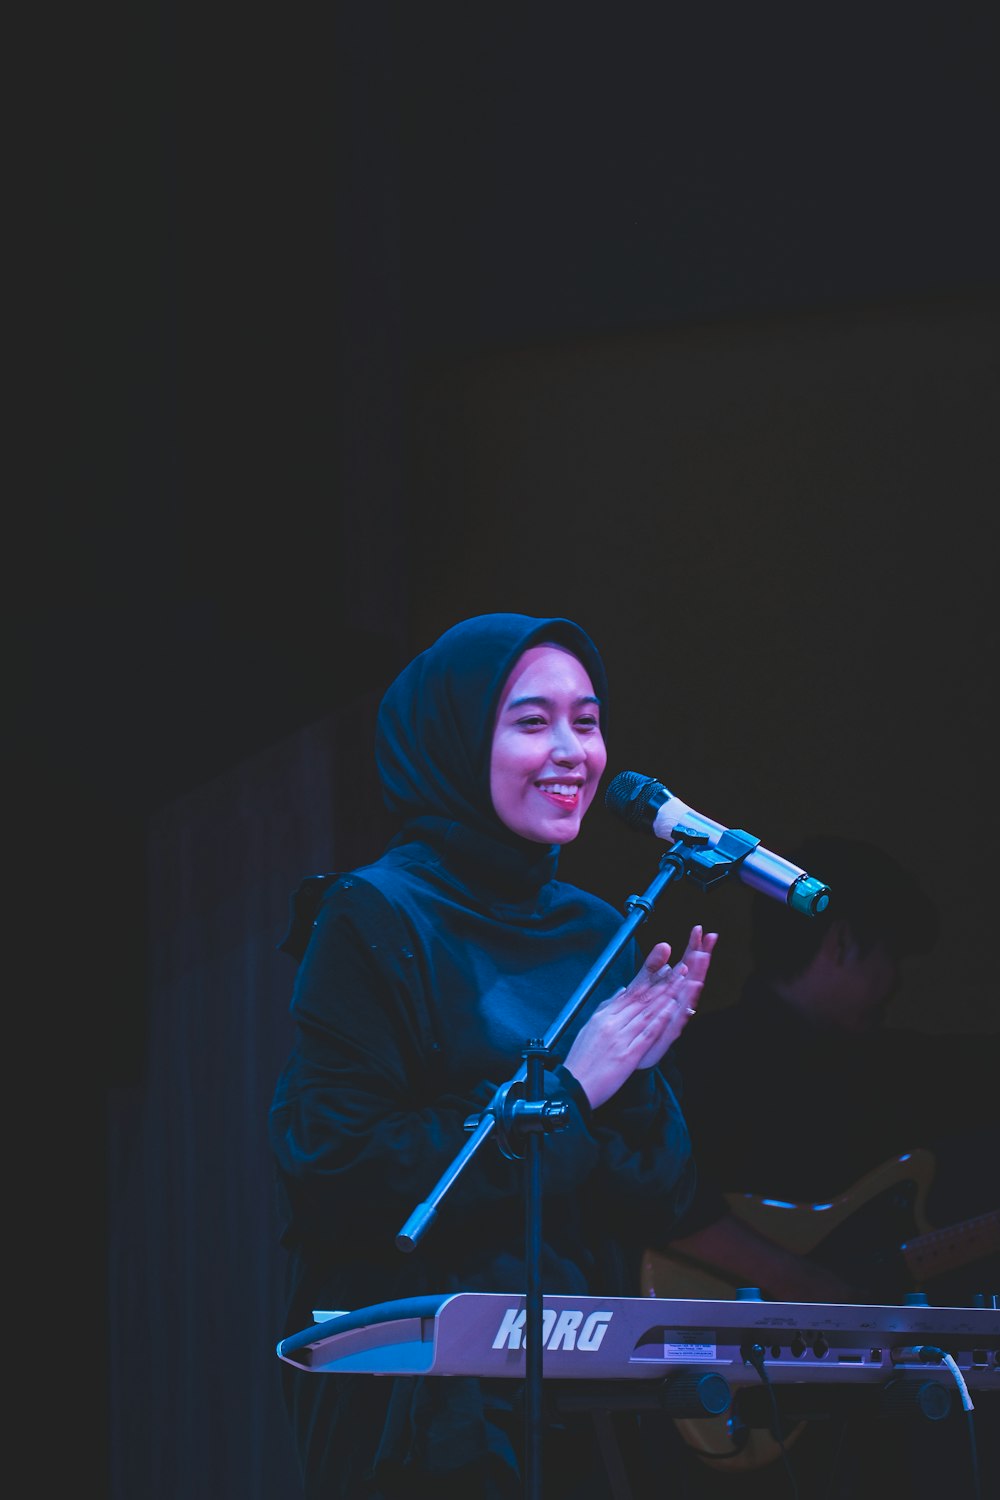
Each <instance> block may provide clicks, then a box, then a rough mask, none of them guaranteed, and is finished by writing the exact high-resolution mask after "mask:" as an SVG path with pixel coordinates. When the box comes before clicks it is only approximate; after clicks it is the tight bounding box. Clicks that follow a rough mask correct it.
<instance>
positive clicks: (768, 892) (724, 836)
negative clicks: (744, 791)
mask: <svg viewBox="0 0 1000 1500" xmlns="http://www.w3.org/2000/svg"><path fill="white" fill-rule="evenodd" d="M604 804H605V806H606V807H609V808H610V809H611V811H612V812H613V813H617V814H618V816H619V817H620V818H621V819H623V821H624V822H626V823H627V824H628V825H629V827H630V828H639V829H646V828H648V829H649V831H650V833H652V834H653V835H654V837H655V838H658V839H666V840H667V841H668V842H669V843H673V842H674V840H675V839H680V838H683V837H684V836H685V835H686V834H687V835H695V836H697V838H698V839H699V840H701V839H704V840H705V841H706V842H707V844H708V846H709V850H710V851H711V853H709V852H708V851H706V850H702V851H701V857H700V859H699V858H698V855H697V854H696V856H695V858H696V859H697V860H698V863H699V864H701V865H702V866H703V867H704V868H706V869H708V870H710V871H711V870H713V869H714V872H715V873H714V876H710V878H709V879H708V880H707V881H706V882H705V884H706V885H711V884H714V881H715V880H721V879H722V877H723V876H724V875H728V874H729V870H730V868H732V865H733V864H734V863H735V865H736V874H737V875H738V876H739V878H740V880H741V881H742V882H743V884H744V885H748V886H750V887H751V888H752V889H753V890H755V891H760V892H761V894H762V895H765V896H772V897H774V899H775V900H777V901H783V902H784V903H785V905H786V906H790V907H791V908H792V910H793V911H799V912H803V913H804V914H805V915H806V916H809V917H815V916H818V914H819V913H820V912H821V911H825V910H826V908H827V906H829V904H830V887H829V886H828V885H824V884H823V883H822V881H819V880H815V879H814V878H813V877H812V876H811V875H807V874H806V872H805V870H800V869H799V867H798V865H793V864H792V863H791V862H790V861H789V860H787V859H782V858H781V856H780V855H778V854H772V853H771V851H770V850H769V849H762V848H761V847H760V840H759V839H755V838H754V836H753V834H750V833H744V832H743V831H742V829H738V828H724V827H723V826H722V824H721V823H716V821H715V819H714V818H706V817H704V816H703V815H702V814H701V813H699V812H695V810H694V808H692V807H688V805H687V803H686V802H682V801H681V799H680V798H679V797H675V796H674V794H673V792H671V791H668V790H667V788H666V787H665V786H664V785H663V782H662V781H657V780H656V779H655V777H653V776H640V774H639V772H638V771H622V772H620V773H619V775H617V776H616V777H615V779H614V780H613V781H612V782H611V785H610V786H609V787H608V789H607V791H606V792H605V794H604ZM723 865H724V866H725V869H721V866H723Z"/></svg>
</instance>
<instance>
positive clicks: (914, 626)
mask: <svg viewBox="0 0 1000 1500" xmlns="http://www.w3.org/2000/svg"><path fill="white" fill-rule="evenodd" d="M997 40H998V38H997V27H996V20H995V11H994V9H993V8H992V7H989V6H987V5H984V4H983V5H981V4H973V3H959V4H955V3H951V4H947V5H945V4H943V3H942V4H940V5H938V4H929V5H923V6H921V5H918V6H910V7H905V8H901V7H895V6H888V5H879V4H875V5H868V6H865V7H857V8H856V10H855V9H853V8H852V7H850V6H848V7H846V8H839V9H838V10H837V11H836V12H830V11H823V12H820V13H816V12H813V11H803V10H802V9H801V8H792V7H781V8H776V9H774V10H768V9H767V8H765V9H764V10H763V11H762V10H761V8H759V7H752V8H751V7H745V6H738V5H729V6H715V5H709V6H702V7H689V8H684V9H683V10H682V11H678V10H677V9H676V8H667V7H663V6H658V5H650V4H624V5H618V6H616V7H614V9H613V10H611V9H609V10H606V11H605V10H603V9H602V10H599V11H598V12H597V13H595V14H586V13H584V12H583V11H582V10H581V9H579V8H577V7H570V6H565V5H557V6H531V7H528V6H523V7H522V6H517V5H514V6H505V7H490V8H486V9H484V8H482V7H474V6H466V5H458V4H434V3H431V4H429V5H420V6H409V5H391V4H386V3H380V0H370V3H367V4H360V3H339V4H333V5H328V6H324V7H319V6H316V7H305V8H299V9H293V10H291V11H280V12H275V11H274V10H273V9H272V8H264V7H256V6H254V5H250V6H243V7H238V8H237V7H221V6H214V5H210V6H206V7H197V8H196V7H193V6H183V5H181V6H178V5H176V4H166V3H161V4H159V5H153V4H150V5H147V6H144V7H142V8H140V9H139V10H138V11H136V10H135V9H134V8H132V9H125V8H124V7H123V8H121V9H120V10H112V9H108V10H106V11H104V12H101V13H98V14H96V15H95V14H93V13H89V12H88V13H86V14H83V13H76V14H74V15H73V16H70V17H67V18H65V22H64V24H63V25H62V26H61V27H60V29H59V33H58V36H57V37H56V38H50V39H48V47H47V56H48V60H49V66H48V68H47V71H46V86H45V88H44V89H43V90H42V91H41V95H40V103H39V110H38V123H39V132H40V135H41V138H42V140H43V142H44V144H45V145H46V146H47V147H48V148H49V149H48V150H47V152H46V164H47V165H46V180H47V183H48V184H49V185H50V187H51V189H52V191H51V196H50V201H51V204H52V205H53V206H54V215H53V218H52V229H51V232H50V233H49V234H47V235H46V236H45V237H44V239H42V237H40V243H39V248H38V256H37V265H36V266H35V267H34V269H35V270H36V271H38V272H40V275H39V276H38V279H37V280H38V285H39V293H38V296H37V299H35V300H34V301H33V303H32V307H33V310H34V312H35V315H36V317H35V322H36V328H37V336H36V337H34V338H33V340H32V349H31V357H30V359H29V360H28V361H27V362H26V364H25V368H24V379H23V385H24V388H25V389H26V390H27V391H28V392H29V393H33V392H35V391H36V390H37V392H38V394H39V396H40V398H41V399H40V402H39V406H40V408H41V421H40V422H39V424H38V426H39V431H38V436H37V438H35V437H34V429H33V428H31V429H28V431H29V436H30V437H31V438H32V439H33V451H34V458H35V462H34V463H33V465H32V470H31V479H30V481H29V483H28V484H27V486H26V487H25V490H24V493H23V498H22V500H21V503H20V504H19V505H18V506H17V507H16V515H15V520H14V531H13V537H14V542H15V545H14V546H13V547H12V550H11V554H10V559H9V563H8V573H9V574H10V578H9V588H8V599H9V601H10V607H11V620H10V626H9V639H10V640H11V642H12V644H13V658H14V659H13V668H12V675H13V679H14V681H15V683H16V684H17V686H18V689H19V698H20V702H21V704H22V705H23V706H22V707H21V708H20V710H19V713H18V725H17V737H16V739H17V751H18V757H19V758H18V778H17V780H16V782H15V783H14V784H13V785H14V788H15V795H14V799H13V800H14V804H15V805H14V812H15V814H19V815H20V816H19V817H18V818H17V822H18V825H19V826H20V825H21V824H22V823H23V824H24V825H26V833H27V837H26V839H25V847H24V853H23V855H22V854H20V853H19V854H18V863H17V866H16V869H17V875H18V884H19V887H20V890H21V891H22V892H26V893H27V895H28V898H29V899H28V908H29V909H28V912H27V914H26V918H25V920H26V921H27V923H28V928H27V941H23V939H22V947H23V948H24V949H26V951H28V952H29V953H30V955H31V958H32V963H33V983H32V995H31V1004H30V1006H29V1007H27V1014H28V1018H29V1019H28V1023H27V1033H28V1039H29V1044H30V1045H32V1046H33V1047H34V1048H35V1049H36V1052H37V1051H39V1050H40V1052H41V1054H42V1058H43V1062H41V1063H39V1064H37V1069H38V1071H39V1072H41V1073H43V1074H44V1076H45V1078H46V1080H47V1085H50V1086H51V1097H52V1098H53V1099H54V1101H55V1105H56V1107H55V1108H54V1110H53V1113H52V1119H51V1121H50V1122H48V1125H47V1127H46V1128H49V1129H55V1130H57V1131H58V1132H59V1133H60V1135H61V1137H62V1144H61V1146H60V1147H59V1148H58V1149H57V1150H55V1151H53V1152H46V1153H45V1160H46V1170H45V1171H44V1173H43V1174H42V1182H41V1184H39V1181H38V1174H37V1173H36V1174H34V1180H33V1185H34V1187H35V1188H36V1190H37V1189H38V1188H39V1186H40V1188H41V1190H40V1192H39V1194H38V1197H39V1199H40V1200H41V1201H39V1202H38V1205H37V1207H36V1208H35V1209H34V1210H33V1211H34V1212H35V1214H36V1215H37V1222H38V1224H39V1225H47V1224H48V1222H49V1219H50V1217H51V1218H52V1219H53V1220H54V1221H55V1222H56V1224H57V1225H58V1228H57V1229H56V1230H55V1231H54V1232H53V1233H52V1234H49V1233H48V1232H47V1230H46V1231H45V1232H44V1233H43V1235H42V1238H43V1239H44V1240H45V1241H46V1242H47V1243H48V1244H49V1245H53V1244H54V1245H55V1246H56V1249H55V1250H54V1252H53V1254H54V1258H55V1259H56V1261H57V1262H58V1263H59V1264H60V1267H61V1270H60V1276H59V1279H60V1280H62V1281H64V1280H65V1277H66V1270H65V1266H64V1265H63V1262H62V1256H63V1254H64V1252H65V1248H66V1245H65V1240H66V1236H67V1234H69V1235H71V1237H72V1240H73V1241H74V1249H73V1252H72V1256H71V1263H72V1264H73V1265H74V1268H75V1269H74V1276H75V1277H79V1278H80V1279H82V1281H83V1282H84V1283H85V1284H88V1285H93V1286H95V1287H100V1286H101V1284H102V1281H103V1274H104V1273H103V1266H102V1254H103V1236H102V1234H101V1229H100V1226H101V1223H102V1218H103V1214H104V1212H105V1210H106V1207H107V1204H106V1197H107V1191H106V1183H105V1182H104V1180H103V1176H102V1170H101V1165H100V1158H101V1151H102V1140H103V1133H104V1131H105V1127H106V1116H105V1103H106V1099H107V1097H108V1094H109V1091H110V1092H113V1091H115V1090H118V1089H123V1088H124V1089H132V1090H135V1089H139V1090H141V1089H142V1087H143V1084H144V1080H145V1078H146V1069H147V1067H148V1060H147V1052H146V1046H147V1041H148V1033H149V1014H148V1006H147V1004H146V1002H145V1000H144V999H143V996H144V995H148V993H149V968H148V966H149V943H148V933H149V921H150V914H149V911H148V908H147V889H148V885H147V880H146V876H145V870H146V863H147V855H148V849H149V827H150V819H151V818H152V819H155V818H156V817H157V816H160V815H161V814H162V813H163V811H164V809H169V808H170V807H171V806H173V805H174V804H175V803H176V802H177V801H178V799H184V798H186V797H189V796H191V795H192V794H198V793H199V792H200V791H201V790H202V789H204V788H206V787H208V786H211V785H212V784H213V783H215V782H216V781H217V780H218V779H220V778H221V779H222V780H223V781H224V780H225V778H226V777H227V776H228V775H229V774H230V773H231V772H232V771H233V770H234V768H238V767H239V766H241V765H242V764H244V763H245V762H246V761H247V760H248V758H251V757H254V756H256V755H258V754H259V753H260V752H262V751H266V750H267V749H268V747H273V746H275V745H280V744H281V743H282V742H284V741H285V740H286V739H288V738H289V737H294V736H295V735H297V734H298V733H300V732H301V731H302V730H303V729H304V728H306V727H308V726H310V725H313V724H315V723H317V722H318V721H323V722H326V716H328V715H329V714H330V713H331V712H333V713H334V714H335V725H336V729H335V742H336V746H337V748H338V751H339V753H340V755H341V763H342V764H343V765H344V766H346V767H348V768H349V770H350V776H349V783H348V784H341V785H339V786H338V787H336V788H335V789H334V792H333V794H332V803H331V809H330V818H331V840H332V846H333V854H334V857H335V858H336V859H337V861H338V862H339V863H341V864H345V865H346V864H349V863H353V862H354V861H355V860H357V859H361V858H363V857H365V855H366V854H367V853H373V852H375V850H376V849H377V847H378V837H379V826H380V815H379V812H378V806H377V788H376V787H375V784H374V780H373V778H372V775H371V771H370V766H369V764H368V758H367V752H368V746H369V744H370V726H371V722H372V714H373V712H374V705H375V702H376V701H377V697H378V694H379V692H380V691H381V690H382V688H384V686H385V685H386V683H387V682H388V680H389V679H390V677H391V676H392V674H393V673H394V671H395V670H396V669H397V668H398V667H399V666H400V665H402V663H403V662H404V661H405V660H406V659H407V658H408V657H409V656H410V655H411V654H412V653H413V651H415V650H417V649H420V648H421V647H422V646H423V645H426V644H427V643H428V642H429V641H430V639H432V638H433V636H434V635H436V634H437V633H438V632H439V630H441V629H443V628H445V627H446V626H447V625H448V624H450V623H452V622H453V621H454V620H455V619H457V618H460V617H461V616H463V615H465V614H470V613H475V612H478V611H479V610H480V609H507V608H512V609H521V610H524V611H526V612H528V613H550V612H551V613H565V614H569V615H571V616H572V617H573V618H576V619H578V620H579V621H580V622H581V623H582V624H584V626H585V627H586V628H588V629H589V630H590V631H591V633H592V634H593V635H594V637H595V639H596V640H597V641H598V643H599V644H600V645H601V647H602V649H604V651H605V654H606V656H607V658H608V663H609V667H610V675H611V681H612V692H613V699H612V715H613V725H614V729H613V738H612V745H611V760H610V763H609V769H610V771H611V772H614V771H616V770H619V769H622V768H624V767H626V766H628V767H631V768H633V769H638V770H640V771H643V772H647V773H649V774H652V775H656V776H659V777H661V778H663V779H665V780H666V781H667V783H668V785H671V787H672V788H673V789H674V790H676V791H677V792H679V793H680V794H681V795H682V796H685V797H687V798H688V799H689V800H690V801H691V802H692V803H694V804H695V805H699V806H701V807H702V808H703V810H704V811H706V812H709V813H710V814H712V815H713V816H716V817H718V818H719V819H720V820H722V821H729V822H732V823H735V824H737V825H739V826H744V827H749V828H750V829H751V831H753V832H754V833H756V834H758V835H759V836H760V837H762V838H763V839H764V841H765V843H768V844H770V845H771V846H772V847H775V848H778V849H781V848H782V847H785V846H786V844H787V841H788V840H791V839H794V838H795V837H797V836H798V834H799V833H801V832H804V831H807V830H808V829H809V828H810V827H819V826H827V827H829V826H836V827H846V828H848V831H855V832H858V833H862V834H865V835H866V836H869V837H872V838H874V839H876V840H877V841H879V842H884V843H889V844H890V845H891V846H893V847H895V848H896V850H897V852H899V853H900V854H901V855H903V856H904V857H905V858H906V859H907V860H908V861H909V862H911V863H924V864H925V865H926V872H927V876H928V880H929V883H930V884H931V886H932V888H933V889H934V893H935V895H936V896H938V898H939V899H940V900H941V901H942V903H943V905H944V906H945V907H946V911H947V916H948V923H947V924H946V932H947V934H948V938H949V942H950V947H949V949H948V950H947V958H948V966H947V972H946V970H945V965H944V960H942V961H941V967H940V968H939V969H938V970H936V971H935V973H934V976H933V981H934V982H933V984H932V985H931V984H929V985H928V987H927V989H926V990H925V992H924V994H923V1000H922V1009H921V1010H920V1011H919V1019H920V1020H921V1021H922V1022H923V1023H924V1024H927V1025H929V1026H930V1027H931V1029H935V1028H940V1027H941V1026H942V1025H944V1024H947V1023H948V1021H950V1020H957V1024H958V1025H959V1026H960V1028H961V1029H973V1030H976V1029H989V1030H994V1031H995V1027H996V1022H995V1016H996V1010H995V999H994V996H995V988H994V984H993V981H992V970H991V969H990V970H989V977H988V970H987V962H988V959H989V958H990V955H989V953H988V951H987V943H988V935H989V930H990V924H991V921H992V912H993V910H994V907H995V892H996V880H995V861H994V856H993V852H992V844H991V840H990V837H989V835H988V832H987V831H986V829H985V828H984V818H985V817H988V816H989V811H990V797H989V790H990V786H991V782H992V778H993V775H994V771H993V765H992V762H993V756H992V752H991V749H990V746H991V743H992V741H991V725H990V714H989V711H988V710H989V706H990V699H991V696H992V692H991V689H992V682H991V674H992V667H993V663H994V660H995V658H994V654H993V646H992V627H993V615H994V604H993V597H994V589H995V580H994V574H995V566H994V557H995V543H994V541H993V536H994V533H995V523H994V513H995V504H996V477H995V476H996V459H997V431H998V425H1000V424H998V415H1000V412H998V401H997V396H998V371H997V357H996V356H997V337H996V336H997V331H998V323H1000V320H998V309H1000V297H998V293H1000V274H998V267H1000V233H998V229H1000V215H998V210H997V194H996V188H995V163H996V159H997V145H998V130H997V124H998V118H997V117H998V98H1000V95H998V90H997V76H996V57H997V55H998V54H997V47H996V43H997ZM45 100H49V101H50V102H49V106H48V107H47V108H46V107H44V101H45ZM22 688H23V692H21V691H20V690H21V689H22ZM369 813H370V815H369ZM593 820H594V832H593V837H592V840H591V843H590V845H589V851H585V850H584V848H583V845H582V844H581V848H580V850H579V851H577V850H573V851H569V852H568V857H567V861H566V871H567V873H569V874H572V875H579V876H580V878H584V879H586V880H587V881H588V883H590V884H593V885H595V886H597V887H598V888H600V889H601V892H602V894H604V895H606V896H607V897H608V899H610V900H612V901H613V902H615V903H616V904H620V903H621V901H622V900H623V899H624V897H625V895H627V894H628V893H629V892H630V891H632V890H634V889H641V888H643V887H644V886H645V884H646V883H647V881H648V879H650V878H651V877H652V874H653V869H654V853H655V851H652V850H647V848H646V846H644V845H636V844H634V843H632V842H630V839H631V836H630V835H626V834H624V833H623V832H621V831H620V830H618V829H612V828H610V827H609V826H608V821H607V815H606V814H604V813H603V810H599V809H598V810H595V813H594V814H593ZM588 831H589V830H588ZM303 873H306V872H303ZM817 873H819V874H822V872H817ZM233 878H234V882H235V881H236V880H237V878H238V871H236V870H234V871H233ZM712 899H713V900H715V899H716V898H715V897H714V896H713V898H712ZM677 906H678V908H679V910H677V911H676V914H674V915H671V917H670V921H669V925H670V926H671V927H672V926H673V924H674V923H675V922H676V924H677V925H678V926H680V925H681V924H682V923H683V922H685V921H686V920H687V919H688V916H689V908H690V909H691V910H692V911H693V906H692V898H691V897H690V896H689V895H687V894H685V895H683V896H679V897H678V898H677ZM718 911H719V918H720V925H723V919H725V920H728V921H730V922H731V923H732V925H733V929H734V932H735V933H736V935H737V936H738V935H739V933H740V924H741V922H742V920H743V917H742V906H741V896H740V893H738V892H735V891H733V892H731V891H729V890H728V889H727V890H725V891H723V892H722V893H720V894H719V896H718ZM283 915H284V914H283V912H282V913H278V914H277V915H276V919H277V921H278V922H279V923H280V920H281V918H282V917H283ZM19 931H21V933H22V934H23V933H24V931H25V929H24V928H21V929H19ZM737 951H738V949H737V947H736V944H735V942H734V949H733V952H734V957H733V959H732V963H733V969H732V975H733V976H734V975H735V972H736V967H737V959H736V953H737ZM723 976H724V979H725V980H726V981H727V983H728V981H729V979H730V977H731V976H730V973H729V971H727V970H726V969H725V968H723ZM943 981H946V982H947V984H948V986H949V991H948V999H947V1004H948V1007H949V1008H948V1012H947V1014H946V1015H943V1014H942V1004H943V1002H942V982H943ZM728 998H731V992H730V990H729V988H728V987H720V994H719V996H718V997H717V1003H722V1001H723V1000H724V999H728ZM39 1015H41V1017H42V1020H43V1030H42V1032H41V1034H39V1031H38V1029H37V1026H36V1021H37V1017H38V1016H39ZM277 1065H278V1064H277V1062H276V1063H275V1067H277ZM64 1075H65V1077H64ZM63 1105H66V1106H68V1108H67V1109H66V1110H65V1111H63V1109H62V1106H63ZM64 1114H65V1116H66V1119H67V1120H70V1119H71V1120H72V1131H71V1132H70V1131H69V1130H67V1129H66V1128H65V1126H64V1124H63V1117H64ZM44 1123H45V1121H44V1120H43V1124H44ZM71 1135H72V1140H71V1141H70V1136H71ZM82 1157H85V1158H86V1159H87V1160H88V1163H89V1170H87V1171H85V1172H83V1171H81V1170H80V1169H79V1167H80V1160H81V1158H82ZM53 1204H55V1205H56V1206H55V1207H54V1206H53ZM83 1225H86V1226H87V1227H86V1232H85V1233H84V1234H82V1235H81V1234H80V1227H81V1226H83ZM101 1304H102V1298H101V1296H100V1294H99V1293H98V1294H97V1295H96V1296H95V1297H94V1299H93V1306H95V1307H97V1308H100V1307H101ZM101 1328H102V1325H101V1323H100V1320H99V1319H98V1320H96V1321H95V1323H94V1326H93V1327H92V1329H91V1333H92V1337H93V1346H92V1347H93V1348H94V1349H95V1351H98V1352H97V1353H96V1354H95V1361H96V1363H97V1366H98V1368H100V1353H99V1351H100V1348H101ZM95 1383H96V1382H95ZM87 1431H88V1441H89V1442H92V1443H95V1444H96V1446H97V1449H98V1458H97V1462H98V1463H99V1464H100V1463H101V1462H102V1461H103V1460H102V1458H101V1451H102V1443H103V1436H102V1435H103V1432H104V1424H103V1423H102V1422H101V1421H97V1422H95V1423H88V1424H87ZM214 1493H215V1496H216V1497H219V1496H221V1491H220V1490H219V1489H216V1490H215V1492H214ZM129 1500H134V1497H133V1496H129Z"/></svg>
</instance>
